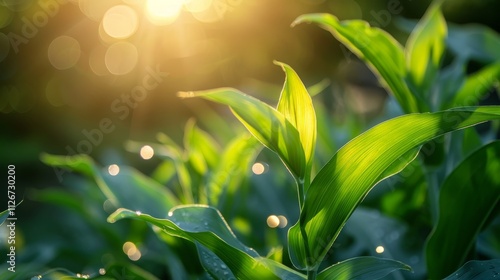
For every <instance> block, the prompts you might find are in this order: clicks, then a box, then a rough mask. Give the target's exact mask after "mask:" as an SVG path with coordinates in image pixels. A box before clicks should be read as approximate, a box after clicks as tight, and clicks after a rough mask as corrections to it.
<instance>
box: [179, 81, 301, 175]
mask: <svg viewBox="0 0 500 280" xmlns="http://www.w3.org/2000/svg"><path fill="white" fill-rule="evenodd" d="M179 96H180V97H184V98H185V97H202V98H205V99H208V100H211V101H214V102H218V103H221V104H225V105H228V106H229V107H230V108H231V110H232V111H233V113H234V114H235V116H236V117H237V118H238V119H239V121H240V122H241V123H243V125H245V127H246V128H247V129H248V130H249V131H250V133H252V134H253V135H254V136H255V138H257V139H258V140H259V141H260V142H261V143H262V144H264V146H266V147H268V148H269V149H271V150H272V151H274V152H275V153H277V154H278V155H279V156H280V158H281V159H282V160H283V162H284V163H285V165H286V166H287V168H288V169H289V170H290V172H291V173H292V174H293V175H294V176H295V177H296V178H304V177H305V170H306V160H305V156H304V150H303V149H302V144H301V141H300V136H299V132H298V131H297V129H296V128H295V127H294V125H293V124H292V123H291V122H290V121H288V120H287V118H286V117H285V116H284V115H283V114H281V113H280V112H278V111H277V110H275V109H274V108H272V107H271V106H269V105H267V104H265V103H263V102H261V101H260V100H258V99H255V98H253V97H251V96H248V95H246V94H244V93H242V92H240V91H238V90H236V89H232V88H219V89H213V90H207V91H197V92H180V93H179Z"/></svg>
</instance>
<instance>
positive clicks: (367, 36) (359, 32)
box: [292, 14, 419, 113]
mask: <svg viewBox="0 0 500 280" xmlns="http://www.w3.org/2000/svg"><path fill="white" fill-rule="evenodd" d="M303 22H313V23H316V24H318V25H319V26H320V27H322V28H323V29H325V30H327V31H329V32H331V33H332V34H333V36H334V37H335V38H337V40H339V41H340V42H341V43H343V44H344V45H345V46H346V47H348V48H349V49H350V50H351V51H352V52H353V53H354V54H356V55H357V56H358V57H359V58H361V59H363V60H364V61H365V62H366V63H367V64H368V66H369V67H370V68H371V69H372V71H374V73H376V74H377V75H379V76H380V78H381V79H379V80H380V82H381V83H382V84H383V85H384V86H385V87H386V88H387V89H388V90H390V91H391V92H392V93H393V94H394V96H395V97H396V99H397V100H398V102H399V104H400V105H401V107H402V108H403V110H404V111H405V112H406V113H415V112H419V105H418V103H417V99H416V97H415V96H414V95H413V94H412V92H411V91H410V89H409V88H408V86H407V84H406V82H405V77H406V75H407V73H406V68H405V67H406V66H405V57H404V52H403V47H402V46H401V45H400V44H399V43H398V42H397V41H396V40H395V39H394V38H393V37H392V36H391V35H389V33H387V32H385V31H384V30H381V29H379V28H376V27H370V26H369V25H368V23H367V22H365V21H362V20H345V21H339V20H338V19H337V18H336V17H335V16H333V15H330V14H307V15H302V16H300V17H298V18H297V19H296V20H295V21H294V22H293V23H292V26H294V25H297V24H299V23H303Z"/></svg>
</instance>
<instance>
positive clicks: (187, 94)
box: [177, 91, 195, 98]
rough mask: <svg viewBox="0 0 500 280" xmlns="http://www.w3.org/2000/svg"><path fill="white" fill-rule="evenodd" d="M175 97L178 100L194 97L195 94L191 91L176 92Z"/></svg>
mask: <svg viewBox="0 0 500 280" xmlns="http://www.w3.org/2000/svg"><path fill="white" fill-rule="evenodd" d="M177 96H178V97H180V98H190V97H194V96H195V94H194V92H193V91H179V92H177Z"/></svg>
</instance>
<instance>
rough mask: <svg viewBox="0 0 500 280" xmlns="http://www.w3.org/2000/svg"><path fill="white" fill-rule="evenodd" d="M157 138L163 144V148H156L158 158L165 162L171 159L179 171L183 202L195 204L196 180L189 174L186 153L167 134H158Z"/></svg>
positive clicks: (180, 194) (178, 176)
mask: <svg viewBox="0 0 500 280" xmlns="http://www.w3.org/2000/svg"><path fill="white" fill-rule="evenodd" d="M156 138H157V139H158V141H159V142H161V143H162V144H163V145H162V146H160V147H158V148H155V151H157V152H156V154H157V155H158V157H160V158H162V159H165V160H168V159H170V160H172V161H173V162H174V165H175V169H176V171H177V178H178V180H179V185H180V187H181V191H180V192H181V193H179V197H180V200H181V202H183V203H194V197H193V184H194V183H193V181H194V179H195V178H194V176H192V174H190V172H189V169H188V166H187V164H186V161H187V160H186V159H185V156H184V151H183V150H182V148H181V147H179V146H178V145H177V144H176V143H175V141H173V140H172V139H171V138H170V137H168V135H166V134H163V133H158V135H157V136H156Z"/></svg>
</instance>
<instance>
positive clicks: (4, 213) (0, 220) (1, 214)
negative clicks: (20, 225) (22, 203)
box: [0, 210, 9, 226]
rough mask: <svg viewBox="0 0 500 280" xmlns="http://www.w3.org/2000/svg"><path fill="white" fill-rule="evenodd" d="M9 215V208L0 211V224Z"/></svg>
mask: <svg viewBox="0 0 500 280" xmlns="http://www.w3.org/2000/svg"><path fill="white" fill-rule="evenodd" d="M7 217H9V210H4V211H2V212H1V213H0V226H1V225H2V224H3V223H4V222H5V220H7Z"/></svg>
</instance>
